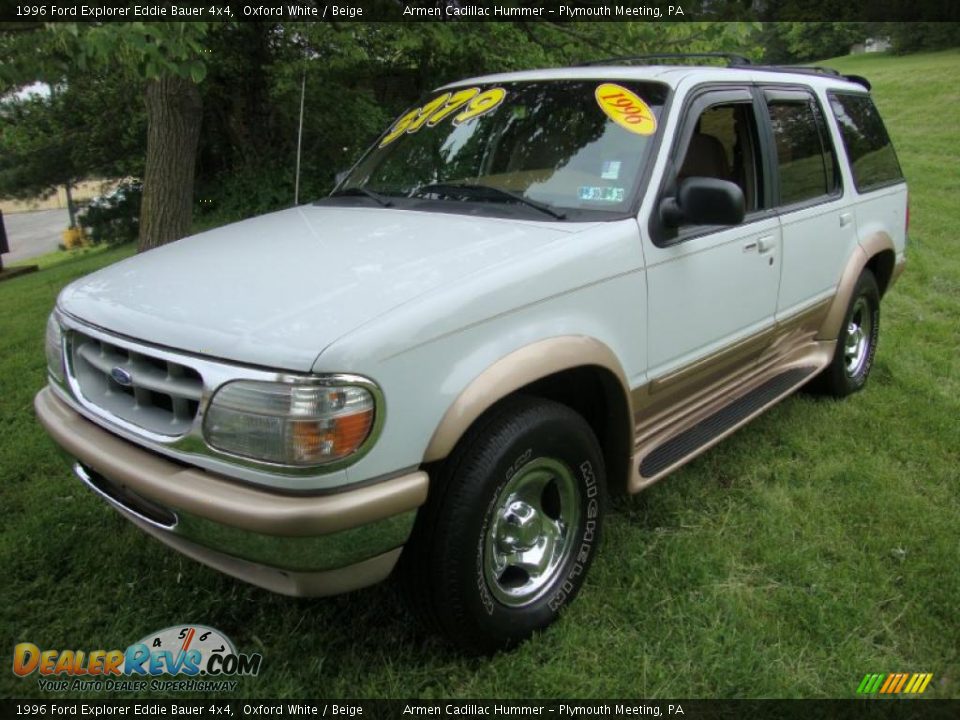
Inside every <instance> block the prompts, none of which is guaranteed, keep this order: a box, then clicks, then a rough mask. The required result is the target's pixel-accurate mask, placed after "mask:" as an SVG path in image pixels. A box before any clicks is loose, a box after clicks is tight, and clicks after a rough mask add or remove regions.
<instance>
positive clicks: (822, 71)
mask: <svg viewBox="0 0 960 720" xmlns="http://www.w3.org/2000/svg"><path fill="white" fill-rule="evenodd" d="M688 58H711V59H718V58H719V59H723V60H726V61H727V67H728V68H743V69H744V70H760V71H761V72H790V73H796V74H798V75H827V76H829V77H836V78H843V79H844V80H849V81H850V82H853V83H856V84H857V85H861V86H862V87H864V88H866V89H867V90H870V89H872V86H871V85H870V81H869V80H867V79H866V78H865V77H863V76H862V75H844V74H842V73H840V72H838V71H836V70H834V69H833V68H828V67H823V66H822V65H754V64H753V63H752V62H751V61H750V58H746V57H744V56H743V55H737V54H736V53H724V52H701V53H650V54H648V55H624V56H622V57H611V58H604V59H603V60H590V61H588V62H582V63H578V64H577V65H576V66H575V67H590V66H593V65H625V64H627V63H633V62H639V61H642V60H662V59H667V60H686V59H688Z"/></svg>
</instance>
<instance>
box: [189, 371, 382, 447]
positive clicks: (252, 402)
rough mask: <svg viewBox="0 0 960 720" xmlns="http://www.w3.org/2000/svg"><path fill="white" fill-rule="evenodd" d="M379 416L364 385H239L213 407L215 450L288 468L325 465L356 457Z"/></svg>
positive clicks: (217, 397)
mask: <svg viewBox="0 0 960 720" xmlns="http://www.w3.org/2000/svg"><path fill="white" fill-rule="evenodd" d="M376 412H377V407H376V403H375V400H374V397H373V394H372V393H371V392H370V390H368V389H367V388H365V387H362V386H360V385H349V384H345V385H319V384H307V383H303V382H301V383H296V382H292V383H282V382H262V381H254V380H237V381H234V382H229V383H226V384H225V385H223V386H221V387H220V389H219V390H217V392H216V393H214V396H213V398H212V399H211V400H210V404H209V406H208V407H207V411H206V417H205V418H204V421H203V434H204V438H205V439H206V441H207V443H208V444H209V445H210V447H212V448H215V449H217V450H222V451H224V452H228V453H233V454H235V455H241V456H243V457H248V458H253V459H255V460H262V461H266V462H272V463H279V464H282V465H324V464H327V463H331V462H335V461H337V460H342V459H343V458H345V457H347V456H348V455H351V454H353V453H354V452H356V451H357V450H358V449H360V447H361V446H362V445H363V443H364V441H365V440H366V439H367V438H368V437H369V436H370V433H371V430H372V429H373V427H374V420H375V413H376Z"/></svg>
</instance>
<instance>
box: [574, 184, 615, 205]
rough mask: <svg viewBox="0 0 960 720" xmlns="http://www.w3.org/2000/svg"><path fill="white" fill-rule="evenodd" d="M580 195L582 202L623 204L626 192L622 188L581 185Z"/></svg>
mask: <svg viewBox="0 0 960 720" xmlns="http://www.w3.org/2000/svg"><path fill="white" fill-rule="evenodd" d="M578 195H579V197H580V199H581V200H599V201H600V202H623V198H624V190H623V188H622V187H598V186H595V185H581V186H580V190H579V192H578Z"/></svg>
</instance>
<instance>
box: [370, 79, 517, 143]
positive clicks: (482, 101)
mask: <svg viewBox="0 0 960 720" xmlns="http://www.w3.org/2000/svg"><path fill="white" fill-rule="evenodd" d="M506 96H507V91H506V90H504V89H503V88H499V87H494V88H490V89H489V90H484V91H483V92H480V88H478V87H470V88H465V89H463V90H457V91H455V92H446V93H443V94H442V95H438V96H437V97H435V98H434V99H433V100H431V101H430V102H428V103H425V104H424V105H421V106H420V107H416V108H414V109H413V110H411V111H410V112H408V113H406V114H405V115H402V116H401V117H400V119H399V120H397V121H396V122H395V123H394V124H393V127H392V128H390V132H389V133H387V135H386V136H385V137H384V138H383V140H381V141H380V147H384V146H385V145H389V144H390V143H392V142H393V141H394V140H396V139H397V138H398V137H400V136H401V135H404V134H407V133H415V132H417V131H418V130H419V129H420V128H422V127H424V126H426V127H433V126H434V125H436V124H437V123H439V122H440V121H441V120H445V119H446V118H448V117H450V116H451V115H453V124H454V125H462V124H463V123H465V122H469V121H470V120H473V119H474V118H478V117H480V116H481V115H486V114H487V113H488V112H492V111H493V110H496V109H497V107H499V105H500V103H502V102H503V99H504V98H505V97H506ZM454 113H456V114H455V115H454Z"/></svg>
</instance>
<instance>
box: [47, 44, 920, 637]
mask: <svg viewBox="0 0 960 720" xmlns="http://www.w3.org/2000/svg"><path fill="white" fill-rule="evenodd" d="M868 91H869V86H868V84H867V83H866V81H865V80H863V79H862V78H854V79H853V80H851V79H847V78H844V77H840V76H838V75H837V74H836V73H830V72H828V71H821V70H816V69H809V68H804V69H785V68H770V67H757V66H749V65H738V66H734V67H729V68H711V67H690V66H684V67H667V66H639V67H638V66H634V65H632V64H631V62H630V61H628V60H624V61H623V62H621V61H612V62H609V63H606V64H603V65H597V66H585V67H577V68H568V69H554V70H539V71H534V72H520V73H511V74H505V75H494V76H490V77H481V78H474V79H471V80H465V81H462V82H457V83H453V84H451V85H449V86H446V87H443V88H440V89H439V90H437V91H436V92H434V93H432V94H431V95H430V96H429V97H428V98H426V100H425V101H424V102H423V103H422V104H420V105H418V106H417V107H415V108H412V109H411V110H410V111H409V112H407V113H405V114H404V115H403V116H401V117H400V118H399V119H398V120H397V121H396V123H394V124H393V126H391V127H390V128H389V129H388V130H387V131H386V132H385V133H384V135H383V136H382V137H381V138H380V139H379V140H378V141H377V142H376V143H375V144H374V145H373V147H371V148H370V150H369V151H367V153H366V154H365V155H364V156H363V157H362V159H361V160H360V161H359V162H358V163H357V164H356V165H355V166H354V167H353V169H352V170H351V171H350V172H349V173H348V174H347V175H346V176H345V177H344V178H343V179H342V180H341V181H340V183H339V185H338V188H337V190H336V191H334V192H333V193H332V194H331V195H330V196H329V197H327V198H325V199H323V200H320V201H319V202H316V203H314V204H312V205H305V206H300V207H294V208H291V209H289V210H284V211H281V212H276V213H273V214H270V215H266V216H262V217H258V218H254V219H251V220H247V221H244V222H241V223H237V224H234V225H230V226H227V227H222V228H219V229H217V230H213V231H210V232H205V233H202V234H200V235H197V236H194V237H191V238H187V239H184V240H181V241H179V242H176V243H173V244H171V245H168V246H165V247H162V248H159V249H157V250H153V251H151V252H149V253H146V254H144V255H140V256H137V257H134V258H131V259H129V260H126V261H124V262H121V263H118V264H116V265H114V266H112V267H109V268H106V269H104V270H101V271H99V272H97V273H95V274H93V275H91V276H89V277H87V278H84V279H82V280H79V281H77V282H75V283H73V284H72V285H70V286H69V287H68V288H66V289H65V290H64V291H63V292H62V293H61V295H60V298H59V300H58V303H57V307H56V309H55V311H54V313H53V314H52V315H51V318H50V321H49V324H48V329H47V354H48V361H49V378H50V382H49V386H48V387H47V388H45V389H44V390H42V391H41V392H40V393H39V395H38V396H37V399H36V410H37V413H38V415H39V418H40V420H41V422H42V423H43V425H44V426H45V427H46V428H47V430H48V431H49V432H50V434H51V435H52V436H53V437H54V438H55V439H56V440H57V442H58V443H60V444H61V445H62V446H63V447H64V448H65V449H66V450H67V451H68V452H69V453H70V454H71V455H72V456H73V457H74V458H75V459H76V465H75V471H76V473H77V475H78V476H79V477H80V478H81V480H82V481H83V482H84V483H86V484H87V485H88V486H89V487H91V488H92V489H93V490H94V491H96V492H97V493H98V494H100V495H101V496H102V497H103V498H104V499H105V500H107V501H108V502H109V503H110V504H112V505H113V506H114V507H115V508H117V509H118V510H119V511H120V512H121V513H122V514H123V515H124V516H125V517H127V518H128V519H130V520H131V521H132V522H133V523H135V524H136V525H138V526H139V527H141V528H142V529H143V530H145V531H146V532H147V533H149V534H151V535H153V536H155V537H157V538H159V539H160V540H162V541H163V542H165V543H167V544H168V545H170V546H172V547H174V548H175V549H177V550H179V551H180V552H183V553H185V554H187V555H189V556H191V557H193V558H196V559H197V560H199V561H201V562H204V563H206V564H208V565H211V566H213V567H215V568H217V569H219V570H222V571H224V572H226V573H229V574H230V575H233V576H236V577H238V578H242V579H243V580H246V581H248V582H251V583H254V584H257V585H260V586H262V587H265V588H269V589H271V590H274V591H277V592H281V593H287V594H291V595H323V594H330V593H336V592H344V591H348V590H352V589H355V588H358V587H362V586H365V585H369V584H372V583H375V582H377V581H379V580H382V579H384V578H386V577H387V576H388V575H389V574H390V573H391V572H392V571H393V570H394V568H395V566H397V565H398V563H399V568H398V570H399V573H398V574H399V575H400V576H401V577H402V579H403V580H404V583H405V586H406V588H407V590H408V591H409V593H410V594H411V596H412V600H413V602H412V603H411V606H412V607H413V608H415V609H416V611H417V612H418V613H419V614H421V615H422V616H423V617H424V618H425V619H426V620H427V621H429V622H430V623H432V624H433V625H434V626H436V627H437V628H439V629H440V630H441V631H443V632H444V633H445V634H446V635H448V636H449V637H450V638H452V639H453V640H455V641H456V642H458V643H460V644H461V645H462V646H464V647H466V648H469V649H471V650H490V649H495V648H499V647H504V646H508V645H510V644H511V643H514V642H516V641H518V640H521V639H523V638H525V637H527V636H528V635H529V634H530V633H531V632H532V631H533V630H535V629H537V628H541V627H544V626H546V625H547V624H549V623H550V622H551V621H552V620H554V619H555V618H556V616H557V614H558V612H559V611H560V610H561V609H562V608H563V607H564V606H565V605H566V604H567V603H569V602H570V601H571V600H572V598H573V597H574V595H575V594H576V593H577V590H578V589H579V587H580V586H581V584H582V583H583V579H584V576H585V574H586V572H587V569H588V568H589V566H590V562H591V560H592V559H593V555H594V552H595V549H596V547H597V540H598V537H599V532H600V528H601V524H602V520H603V513H604V500H605V497H606V495H607V494H608V493H620V492H626V493H636V492H639V491H641V490H643V489H644V488H646V487H647V486H649V485H650V484H651V483H653V482H656V481H657V480H659V479H660V478H662V477H664V476H665V475H666V474H668V473H670V472H671V471H672V470H674V469H676V468H677V467H679V466H680V465H682V464H683V463H685V462H687V461H688V460H690V459H691V458H693V457H695V456H696V455H698V454H699V453H701V452H703V451H704V450H706V449H707V448H709V447H710V446H712V445H713V444H714V443H716V442H718V441H719V440H720V439H721V438H723V437H725V436H726V435H728V434H730V433H731V432H733V431H734V430H735V429H737V428H738V427H740V426H741V425H743V424H744V423H746V422H747V421H749V420H750V419H751V418H753V417H755V416H756V415H757V414H758V413H760V412H762V411H763V410H765V409H766V408H768V407H770V406H771V405H773V404H774V403H776V402H777V401H778V400H780V399H781V398H783V397H784V396H786V395H788V394H789V393H791V392H793V391H794V390H796V389H797V388H799V387H801V386H803V385H807V384H809V385H814V384H815V385H816V386H817V387H818V388H819V389H821V390H823V391H825V392H827V393H830V394H833V395H835V396H844V395H847V394H849V393H852V392H855V391H857V390H859V389H860V388H861V387H862V386H863V384H864V382H865V381H866V379H867V376H868V374H869V372H870V367H871V363H872V360H873V355H874V352H875V350H876V344H877V333H878V330H879V319H880V298H881V297H882V296H883V294H884V293H885V292H886V291H887V290H888V289H889V288H890V286H891V284H892V283H893V282H894V280H895V279H896V277H897V275H898V274H899V272H900V271H901V270H902V268H903V264H904V246H905V244H906V226H907V188H906V185H905V183H904V180H903V177H902V175H901V172H900V167H899V165H898V163H897V159H896V156H895V155H894V151H893V148H892V147H891V145H890V141H889V138H888V136H887V133H886V131H885V130H884V127H883V124H882V122H881V120H880V118H879V116H878V114H877V111H876V109H875V107H874V104H873V102H872V100H871V97H870V94H869V92H868Z"/></svg>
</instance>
